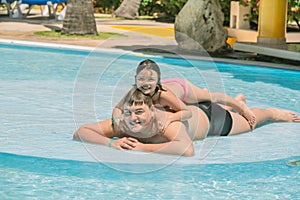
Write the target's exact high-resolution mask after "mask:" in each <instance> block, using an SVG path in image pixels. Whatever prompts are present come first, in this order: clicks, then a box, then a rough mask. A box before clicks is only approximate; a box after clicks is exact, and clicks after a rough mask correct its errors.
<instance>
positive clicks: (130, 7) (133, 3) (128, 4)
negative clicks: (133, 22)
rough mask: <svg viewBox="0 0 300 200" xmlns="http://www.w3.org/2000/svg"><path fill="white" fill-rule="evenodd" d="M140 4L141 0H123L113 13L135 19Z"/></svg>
mask: <svg viewBox="0 0 300 200" xmlns="http://www.w3.org/2000/svg"><path fill="white" fill-rule="evenodd" d="M140 4H141V0H124V1H123V2H122V4H121V5H120V6H119V8H118V9H117V10H116V11H115V12H114V13H113V14H114V15H115V16H117V17H124V18H126V19H136V18H137V17H138V16H139V13H138V10H139V7H140Z"/></svg>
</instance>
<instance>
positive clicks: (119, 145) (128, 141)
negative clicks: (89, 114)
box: [112, 137, 138, 150]
mask: <svg viewBox="0 0 300 200" xmlns="http://www.w3.org/2000/svg"><path fill="white" fill-rule="evenodd" d="M137 143H138V140H137V139H134V138H131V137H123V138H121V139H118V140H115V141H113V143H112V147H114V148H116V149H120V150H133V149H134V148H135V147H136V144H137Z"/></svg>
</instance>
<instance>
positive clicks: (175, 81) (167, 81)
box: [161, 78, 187, 101]
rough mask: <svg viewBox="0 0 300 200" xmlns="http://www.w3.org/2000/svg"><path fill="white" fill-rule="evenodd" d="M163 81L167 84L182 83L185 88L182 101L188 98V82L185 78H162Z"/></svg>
mask: <svg viewBox="0 0 300 200" xmlns="http://www.w3.org/2000/svg"><path fill="white" fill-rule="evenodd" d="M161 83H163V84H166V83H178V84H179V85H181V87H182V89H183V97H182V99H181V100H182V101H185V99H186V95H187V93H186V84H185V81H184V79H183V78H168V79H165V80H162V81H161Z"/></svg>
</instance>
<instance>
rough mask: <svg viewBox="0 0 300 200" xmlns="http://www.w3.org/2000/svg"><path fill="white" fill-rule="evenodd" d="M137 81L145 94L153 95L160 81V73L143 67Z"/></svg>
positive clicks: (138, 86) (136, 78)
mask: <svg viewBox="0 0 300 200" xmlns="http://www.w3.org/2000/svg"><path fill="white" fill-rule="evenodd" d="M135 83H136V86H137V88H138V89H139V90H141V91H142V92H143V93H144V94H146V95H148V94H149V95H152V94H153V93H154V92H155V88H156V85H157V83H158V75H157V73H156V72H155V71H154V70H151V69H143V70H142V71H140V72H139V73H138V74H137V75H136V77H135Z"/></svg>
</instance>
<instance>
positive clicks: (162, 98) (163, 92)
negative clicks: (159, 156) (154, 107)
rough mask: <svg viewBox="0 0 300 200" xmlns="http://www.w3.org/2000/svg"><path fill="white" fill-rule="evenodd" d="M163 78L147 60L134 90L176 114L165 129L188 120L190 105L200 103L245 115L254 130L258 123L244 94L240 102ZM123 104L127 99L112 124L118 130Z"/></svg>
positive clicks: (114, 114) (174, 79) (157, 69)
mask: <svg viewBox="0 0 300 200" xmlns="http://www.w3.org/2000/svg"><path fill="white" fill-rule="evenodd" d="M160 77H161V73H160V69H159V66H158V65H157V64H156V63H155V62H154V61H152V60H149V59H147V60H144V61H142V62H141V63H140V64H139V66H138V67H137V69H136V76H135V85H134V87H133V88H132V89H131V90H135V89H136V88H137V89H139V90H140V91H142V92H143V93H144V94H145V95H149V96H150V97H151V98H152V100H153V103H154V104H160V105H162V106H164V107H169V108H171V109H172V110H173V111H175V112H174V113H173V114H172V115H170V117H169V118H168V119H166V121H165V126H167V125H168V124H169V123H171V122H173V121H185V120H187V119H189V118H190V117H191V112H190V110H189V109H188V107H187V105H189V104H195V103H199V102H213V103H219V104H222V105H225V106H230V107H232V108H233V109H234V110H236V111H237V112H239V113H240V114H241V115H242V116H244V117H245V118H246V120H247V121H248V123H249V124H250V126H251V127H252V125H253V124H255V116H254V115H253V113H252V111H251V110H250V109H249V108H248V107H247V105H246V104H245V102H244V101H243V98H244V96H242V95H240V99H241V101H237V100H235V99H233V98H231V97H230V96H228V95H226V94H224V93H219V92H212V93H211V92H209V91H208V90H206V89H201V88H198V87H197V86H195V85H193V84H192V83H191V82H189V81H187V80H185V79H182V78H173V79H167V80H165V81H162V82H161V80H160ZM125 96H126V95H125ZM123 104H124V98H123V99H122V100H121V101H120V102H119V103H118V104H117V105H116V107H115V108H114V110H113V114H112V122H113V124H115V125H116V127H118V125H119V119H120V117H121V116H122V113H123ZM186 104H187V105H186Z"/></svg>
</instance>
